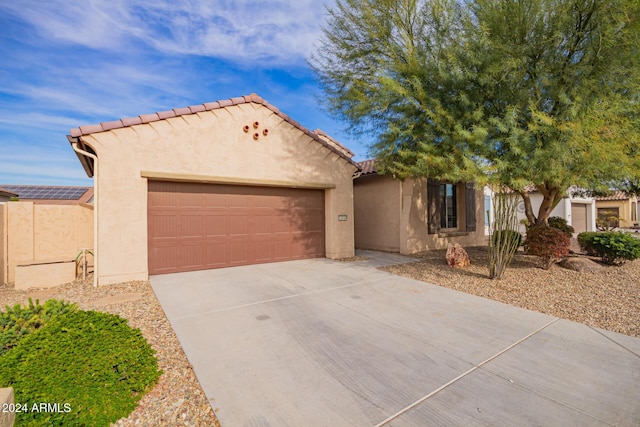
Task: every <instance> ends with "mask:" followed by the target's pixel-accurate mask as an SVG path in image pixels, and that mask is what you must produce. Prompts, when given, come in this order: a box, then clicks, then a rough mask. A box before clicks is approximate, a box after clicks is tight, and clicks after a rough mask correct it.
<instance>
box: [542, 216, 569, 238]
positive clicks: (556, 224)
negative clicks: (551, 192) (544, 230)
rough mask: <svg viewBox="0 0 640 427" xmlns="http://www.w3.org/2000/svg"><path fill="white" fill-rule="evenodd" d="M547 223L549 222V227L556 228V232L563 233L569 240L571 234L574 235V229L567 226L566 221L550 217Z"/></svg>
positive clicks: (557, 217)
mask: <svg viewBox="0 0 640 427" xmlns="http://www.w3.org/2000/svg"><path fill="white" fill-rule="evenodd" d="M548 222H549V227H553V228H557V229H558V230H560V231H563V232H564V233H565V234H566V235H568V236H569V237H570V238H571V236H573V233H575V231H576V230H575V228H573V227H572V226H570V225H569V224H567V220H566V219H564V218H561V217H559V216H552V217H551V218H549V220H548Z"/></svg>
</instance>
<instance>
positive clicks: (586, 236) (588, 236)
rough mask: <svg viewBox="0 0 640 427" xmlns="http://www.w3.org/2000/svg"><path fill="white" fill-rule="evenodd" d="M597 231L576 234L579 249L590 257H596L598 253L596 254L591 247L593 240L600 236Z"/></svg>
mask: <svg viewBox="0 0 640 427" xmlns="http://www.w3.org/2000/svg"><path fill="white" fill-rule="evenodd" d="M600 233H601V232H599V231H584V232H582V233H580V234H578V243H579V244H580V248H581V249H582V250H583V251H584V252H585V253H586V254H587V255H590V256H598V252H596V250H595V248H594V247H593V238H594V237H595V236H596V235H598V234H600Z"/></svg>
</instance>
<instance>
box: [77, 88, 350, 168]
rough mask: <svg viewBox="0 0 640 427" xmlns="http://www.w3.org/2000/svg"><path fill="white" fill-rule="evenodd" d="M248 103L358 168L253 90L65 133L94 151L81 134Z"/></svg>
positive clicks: (87, 164)
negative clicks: (284, 122) (269, 113)
mask: <svg viewBox="0 0 640 427" xmlns="http://www.w3.org/2000/svg"><path fill="white" fill-rule="evenodd" d="M249 103H253V104H259V105H262V106H264V107H266V108H268V109H269V110H271V111H272V112H273V113H275V114H276V115H277V116H278V117H280V118H281V119H283V120H284V121H286V122H287V123H289V124H291V125H292V126H293V127H295V128H296V129H298V130H300V131H302V133H304V134H305V135H307V136H309V137H310V138H312V139H313V140H315V141H316V142H318V143H319V144H321V145H322V146H324V147H325V148H327V149H329V150H330V151H332V152H333V153H335V154H337V155H338V156H339V157H340V158H342V159H343V160H345V161H346V162H347V163H349V164H350V165H352V166H354V167H356V168H358V166H357V165H356V163H355V162H354V161H353V160H352V159H351V157H350V156H349V155H348V154H347V153H346V152H349V153H350V152H351V151H350V150H348V149H346V148H345V147H343V146H342V145H341V144H337V145H339V147H342V148H344V151H343V150H342V149H340V148H339V147H336V146H334V145H332V144H331V142H330V141H329V142H328V141H326V140H324V139H323V137H322V136H321V135H323V136H324V135H326V134H325V133H324V132H322V133H321V134H320V133H315V132H312V131H310V130H309V129H307V128H306V127H304V126H302V125H301V124H300V123H299V122H297V121H295V120H293V119H292V118H291V117H290V116H289V115H287V114H285V113H283V112H282V111H280V110H279V109H278V108H277V107H275V106H273V105H271V104H269V103H268V102H267V101H266V100H265V99H263V98H262V97H260V96H259V95H257V94H255V93H252V94H250V95H245V96H239V97H235V98H230V99H224V100H220V101H215V102H208V103H205V104H197V105H191V106H189V107H183V108H174V109H173V110H168V111H161V112H157V113H153V114H141V115H139V116H137V117H129V118H123V119H120V120H114V121H111V122H101V123H98V124H93V125H83V126H79V127H77V128H73V129H71V130H70V131H69V133H70V134H69V135H67V139H68V140H69V142H70V143H71V144H73V143H79V146H80V147H79V148H81V149H82V150H86V151H89V152H91V153H92V154H95V152H93V150H92V149H90V148H91V147H90V146H88V145H86V144H84V143H83V142H82V137H83V136H87V135H91V134H94V133H101V132H107V131H110V130H114V129H122V128H126V127H131V126H136V125H142V124H147V123H152V122H157V121H160V120H167V119H171V118H174V117H180V116H185V115H190V114H197V113H201V112H204V111H212V110H218V109H222V108H227V107H232V106H235V105H242V104H249ZM326 137H328V138H329V139H330V140H331V141H334V142H336V141H335V140H333V138H331V137H329V136H328V135H326ZM336 143H337V142H336ZM76 155H77V156H78V159H79V160H80V163H81V164H82V166H83V168H84V170H85V172H86V173H87V175H88V176H89V177H90V178H91V177H93V173H94V165H93V160H92V159H90V158H87V157H86V156H85V155H82V154H80V153H78V152H76ZM358 169H359V168H358Z"/></svg>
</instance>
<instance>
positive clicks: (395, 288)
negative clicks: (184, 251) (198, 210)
mask: <svg viewBox="0 0 640 427" xmlns="http://www.w3.org/2000/svg"><path fill="white" fill-rule="evenodd" d="M365 255H367V256H369V257H370V259H369V260H367V261H359V262H351V263H342V262H338V261H331V260H326V259H312V260H304V261H291V262H284V263H277V264H262V265H255V266H247V267H234V268H226V269H219V270H208V271H198V272H191V273H179V274H169V275H162V276H153V277H152V278H151V284H152V286H153V289H154V290H155V292H156V295H157V296H158V298H159V300H160V303H161V304H162V307H163V308H164V310H165V312H166V314H167V317H168V318H169V321H170V322H171V325H172V326H173V328H174V330H175V331H176V333H177V335H178V338H179V340H180V343H181V344H182V347H183V348H184V350H185V352H186V354H187V357H188V358H189V361H190V362H191V364H192V365H193V368H194V370H195V373H196V376H197V377H198V380H199V381H200V384H201V385H202V388H203V390H204V392H205V393H206V395H207V397H208V398H209V399H210V402H211V405H212V406H213V408H214V409H215V410H216V413H217V415H218V418H219V419H220V422H221V424H222V426H223V427H233V426H248V427H249V426H250V427H254V426H255V427H257V426H274V427H275V426H382V425H385V426H430V425H464V426H468V425H483V426H484V425H509V426H519V425H541V426H570V425H575V426H600V425H602V426H606V425H615V426H625V425H628V426H637V425H640V340H639V339H635V338H631V337H628V336H625V335H620V334H616V333H613V332H608V331H604V330H600V329H596V328H591V327H588V326H585V325H582V324H579V323H574V322H570V321H567V320H562V319H557V318H555V317H551V316H547V315H544V314H540V313H536V312H533V311H528V310H523V309H520V308H516V307H512V306H509V305H505V304H501V303H498V302H494V301H491V300H487V299H483V298H479V297H476V296H472V295H468V294H464V293H460V292H457V291H453V290H450V289H446V288H441V287H439V286H434V285H429V284H427V283H423V282H419V281H415V280H411V279H407V278H403V277H398V276H395V275H392V274H389V273H385V272H382V271H378V270H376V269H375V267H376V266H379V265H384V264H386V263H397V262H405V261H406V260H409V261H411V259H406V258H405V257H401V256H398V255H388V254H380V253H375V252H368V253H365Z"/></svg>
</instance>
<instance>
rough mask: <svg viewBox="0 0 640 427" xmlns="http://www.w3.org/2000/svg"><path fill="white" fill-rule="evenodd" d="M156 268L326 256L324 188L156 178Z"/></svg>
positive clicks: (151, 221) (152, 219) (152, 224)
mask: <svg viewBox="0 0 640 427" xmlns="http://www.w3.org/2000/svg"><path fill="white" fill-rule="evenodd" d="M148 238H149V242H148V243H149V274H163V273H174V272H181V271H192V270H205V269H211V268H220V267H230V266H237V265H248V264H259V263H266V262H276V261H287V260H294V259H303V258H316V257H323V256H324V247H325V244H324V241H325V236H324V191H323V190H306V189H291V188H273V187H251V186H237V185H215V184H200V183H178V182H162V181H149V191H148Z"/></svg>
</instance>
